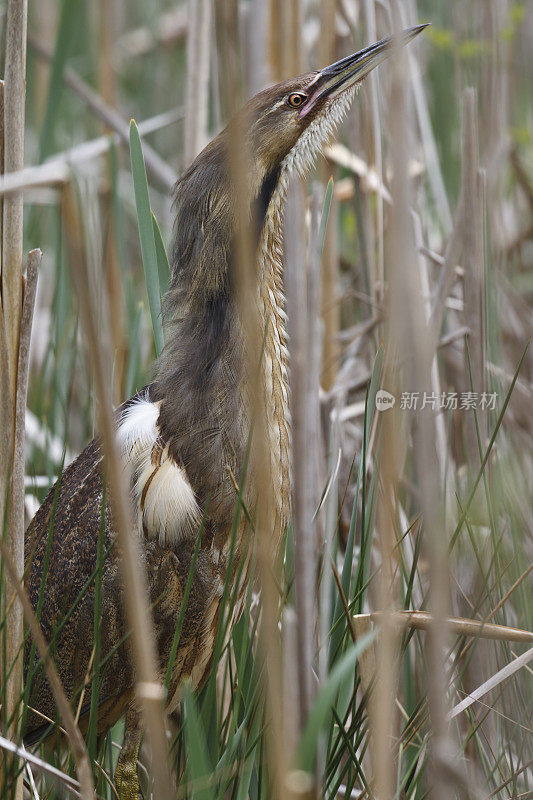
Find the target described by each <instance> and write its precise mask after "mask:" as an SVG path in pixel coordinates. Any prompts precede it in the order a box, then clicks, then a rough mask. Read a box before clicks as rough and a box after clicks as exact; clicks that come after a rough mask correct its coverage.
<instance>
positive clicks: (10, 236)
mask: <svg viewBox="0 0 533 800" xmlns="http://www.w3.org/2000/svg"><path fill="white" fill-rule="evenodd" d="M27 14H28V5H27V0H9V3H8V6H7V25H6V55H5V69H4V79H5V87H4V109H3V111H4V114H3V137H4V161H3V171H4V172H16V171H18V170H20V169H22V168H23V166H24V125H25V104H26V31H27ZM22 240H23V199H22V194H14V195H13V196H12V197H10V198H4V204H3V227H2V268H1V296H2V310H3V320H2V326H3V332H2V334H3V335H2V339H3V344H4V346H5V348H6V356H7V358H6V359H5V360H4V367H7V372H6V374H5V375H4V377H7V380H6V382H5V383H4V384H3V391H4V392H6V394H7V395H8V397H9V420H8V426H9V431H10V433H9V444H10V447H9V449H8V450H7V451H6V450H4V453H3V454H2V455H3V456H7V460H6V463H5V469H6V470H7V472H11V476H10V477H11V480H10V483H9V485H8V481H7V480H6V481H5V484H4V485H3V486H1V487H0V491H2V492H4V490H5V495H4V496H5V497H6V499H7V503H8V517H7V521H8V527H7V536H6V542H7V549H8V552H9V554H10V556H11V559H12V561H13V562H14V565H15V574H14V575H11V576H10V577H9V578H8V579H7V580H6V581H5V585H4V590H5V592H6V595H5V596H6V598H7V597H9V596H11V594H12V593H13V592H14V591H15V590H16V582H17V581H18V580H20V579H21V577H22V574H23V572H24V511H23V509H24V447H22V465H20V464H17V463H16V461H15V458H16V457H19V458H20V448H17V451H16V453H15V452H14V447H15V435H16V433H15V421H16V415H17V368H18V360H19V337H20V321H21V315H22V291H23V290H22V246H23V245H22ZM23 431H24V428H23V429H22V434H21V435H22V444H24V432H23ZM7 436H8V434H7V432H6V433H5V438H6V443H7ZM20 469H22V481H21V480H19V479H18V477H19V474H20ZM5 477H7V474H6V475H5ZM14 478H15V480H14ZM2 505H3V503H2ZM17 509H20V513H17ZM3 521H4V517H2V523H3ZM22 639H23V617H22V609H21V607H20V605H19V603H16V602H15V603H14V604H13V606H12V608H11V610H10V613H9V614H8V616H7V619H6V636H5V653H4V655H5V661H4V662H3V663H5V664H7V667H8V670H9V669H11V665H13V667H12V671H11V674H10V676H9V678H7V680H6V694H5V698H6V707H5V708H4V709H2V711H3V717H4V720H12V721H11V723H10V725H9V728H8V730H9V735H10V736H12V737H15V735H16V732H17V724H18V716H19V714H18V709H19V707H20V690H21V685H22V652H21V649H20V648H21V643H22ZM4 788H6V787H4ZM13 796H14V797H16V798H17V799H18V798H21V797H22V776H19V778H18V780H17V783H16V788H15V791H14V793H13Z"/></svg>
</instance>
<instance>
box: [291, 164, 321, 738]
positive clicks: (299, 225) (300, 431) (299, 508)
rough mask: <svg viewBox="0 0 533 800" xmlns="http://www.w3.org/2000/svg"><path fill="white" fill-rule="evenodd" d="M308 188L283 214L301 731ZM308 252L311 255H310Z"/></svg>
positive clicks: (309, 600) (312, 536)
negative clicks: (306, 196) (289, 364)
mask: <svg viewBox="0 0 533 800" xmlns="http://www.w3.org/2000/svg"><path fill="white" fill-rule="evenodd" d="M306 238H307V233H306V226H305V198H304V188H303V186H302V183H301V181H300V180H298V178H294V179H292V180H291V183H290V186H289V191H288V195H287V208H286V212H285V235H284V250H285V286H286V292H287V310H288V316H289V342H290V363H291V372H290V378H291V431H292V481H293V485H292V494H293V500H292V510H293V534H294V575H295V587H296V610H297V642H298V649H297V656H298V691H299V703H298V712H299V729H300V732H301V731H302V730H303V727H304V724H305V720H306V718H307V715H308V713H309V708H310V705H311V701H312V698H313V696H314V694H315V692H314V686H313V656H314V651H315V641H314V639H315V637H314V627H315V622H314V621H315V619H316V616H317V608H316V597H315V594H316V592H315V583H316V544H317V536H316V526H315V523H314V509H315V507H316V472H315V464H316V461H317V455H316V452H314V451H315V444H316V432H317V430H318V429H319V424H320V420H319V418H318V416H317V415H316V411H317V409H316V408H315V406H314V402H313V401H314V397H315V396H317V397H318V386H314V385H313V383H312V382H311V380H310V378H312V376H313V374H314V370H313V368H312V359H313V350H314V347H313V339H314V338H315V337H316V333H315V330H316V324H315V319H314V316H312V309H311V308H310V307H309V305H310V304H309V277H310V274H311V271H312V270H315V271H316V268H317V266H318V265H317V263H316V260H317V259H316V258H315V259H313V262H314V263H312V264H311V263H310V262H311V259H312V255H311V253H312V251H313V248H314V236H312V235H311V236H310V247H308V248H306V246H305V244H306ZM306 250H307V253H306Z"/></svg>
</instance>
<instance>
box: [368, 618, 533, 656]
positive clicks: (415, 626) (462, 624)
mask: <svg viewBox="0 0 533 800" xmlns="http://www.w3.org/2000/svg"><path fill="white" fill-rule="evenodd" d="M381 618H382V615H381V613H380V612H379V611H376V612H373V613H370V614H356V615H355V617H353V621H354V625H356V626H357V627H356V633H357V636H358V638H360V637H361V636H362V635H363V634H364V633H366V632H367V631H368V630H370V628H369V625H370V622H371V621H372V622H376V623H379V622H380V621H381ZM392 621H393V623H394V624H395V625H397V626H398V628H399V629H400V630H402V629H405V628H410V629H412V630H418V631H429V630H431V626H432V624H433V622H434V617H433V615H432V614H430V613H429V612H427V611H395V612H394V614H393V615H392ZM444 625H445V626H446V628H447V630H449V631H450V633H453V634H455V635H456V636H472V637H474V638H479V639H491V640H493V641H501V642H533V632H531V631H525V630H522V629H521V628H510V627H508V626H507V625H494V624H493V623H490V622H483V621H482V620H476V619H465V618H463V617H446V618H445V620H444ZM365 652H367V651H365Z"/></svg>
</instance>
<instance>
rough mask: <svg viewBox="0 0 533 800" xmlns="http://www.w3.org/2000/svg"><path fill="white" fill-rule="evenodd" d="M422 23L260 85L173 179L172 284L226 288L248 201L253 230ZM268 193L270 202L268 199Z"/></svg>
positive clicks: (207, 291)
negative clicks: (234, 176) (237, 177)
mask: <svg viewBox="0 0 533 800" xmlns="http://www.w3.org/2000/svg"><path fill="white" fill-rule="evenodd" d="M425 27H426V25H418V26H416V27H414V28H410V29H408V30H406V31H403V32H402V33H401V34H399V36H398V37H397V38H396V39H393V38H387V39H382V40H381V41H379V42H376V43H375V44H372V45H370V46H369V47H365V48H364V49H363V50H360V51H359V52H357V53H354V54H353V55H350V56H347V57H346V58H343V59H341V60H340V61H336V62H335V63H334V64H330V65H329V66H328V67H324V69H321V70H320V71H318V72H311V73H308V74H307V75H302V76H301V77H298V78H293V79H292V80H288V81H284V82H283V83H279V84H277V85H275V86H272V87H270V88H268V89H265V90H264V91H263V92H260V93H259V94H257V95H256V96H255V97H253V98H252V99H251V100H249V101H248V103H247V104H246V105H245V107H244V108H243V109H242V111H241V112H239V114H238V115H237V116H236V117H235V118H234V119H233V120H232V121H231V122H230V123H229V124H228V126H227V127H226V128H225V129H224V130H223V131H222V132H221V133H220V134H219V135H218V136H217V137H216V138H215V139H214V140H213V141H212V142H210V144H208V145H207V147H206V148H204V150H203V151H202V152H201V153H200V155H199V156H198V157H197V158H196V159H195V161H194V162H193V163H192V164H191V165H190V167H189V168H188V169H187V170H185V172H184V173H183V175H182V176H181V177H180V179H179V180H178V182H177V184H176V210H177V218H176V232H177V235H176V241H175V247H174V257H173V262H174V267H173V279H174V280H173V283H174V284H175V285H178V284H181V285H183V286H188V287H189V293H190V294H191V295H195V296H203V297H205V296H206V295H209V296H211V295H212V294H214V293H218V292H221V291H227V286H228V271H229V266H228V265H229V260H231V249H232V244H233V242H234V241H235V230H236V228H237V227H238V225H240V224H242V222H243V215H242V209H243V208H244V207H248V208H249V209H250V220H252V221H253V223H254V224H255V228H256V230H257V232H258V234H259V233H260V231H261V230H262V229H263V225H264V223H265V220H266V219H267V214H268V213H269V212H272V211H273V209H280V208H281V206H282V203H283V198H284V193H285V188H286V186H287V177H288V175H289V173H290V172H291V171H292V170H293V169H296V170H297V171H298V172H300V174H303V173H305V172H306V170H307V169H309V168H310V167H311V166H312V164H313V162H314V159H315V158H316V156H317V154H318V152H319V151H320V149H321V148H322V147H323V146H324V145H325V144H326V143H327V142H328V140H329V139H330V137H331V135H332V133H333V132H334V130H335V127H336V126H337V125H338V123H339V122H340V121H341V119H342V118H343V116H344V114H345V113H346V111H347V110H348V107H349V105H350V101H351V99H352V97H353V95H354V93H355V91H356V89H357V87H358V86H359V84H360V83H361V81H362V80H363V79H364V78H365V76H366V75H368V73H369V72H371V71H372V70H373V69H374V68H375V67H377V66H378V65H379V64H381V63H382V62H383V61H384V60H385V59H386V58H387V57H388V56H389V55H390V54H391V53H392V52H393V51H394V48H395V46H396V47H397V46H403V45H405V44H407V43H408V42H410V41H411V40H412V39H414V37H415V36H417V35H418V34H419V33H420V32H421V31H422V30H423V29H424V28H425ZM236 143H237V144H236ZM236 147H238V148H239V149H238V155H239V159H240V160H241V166H242V173H243V175H244V176H245V179H246V181H245V183H246V185H245V186H244V187H243V186H242V185H241V188H244V191H245V193H246V194H247V196H243V194H242V192H241V193H239V192H237V191H236V190H235V188H232V180H231V173H232V170H231V169H230V168H229V165H230V162H231V154H232V149H233V150H235V149H236ZM274 197H275V198H276V202H275V203H271V201H272V199H273V198H274ZM270 219H273V214H272V213H270ZM277 219H278V222H279V215H278V217H277ZM206 287H207V288H206Z"/></svg>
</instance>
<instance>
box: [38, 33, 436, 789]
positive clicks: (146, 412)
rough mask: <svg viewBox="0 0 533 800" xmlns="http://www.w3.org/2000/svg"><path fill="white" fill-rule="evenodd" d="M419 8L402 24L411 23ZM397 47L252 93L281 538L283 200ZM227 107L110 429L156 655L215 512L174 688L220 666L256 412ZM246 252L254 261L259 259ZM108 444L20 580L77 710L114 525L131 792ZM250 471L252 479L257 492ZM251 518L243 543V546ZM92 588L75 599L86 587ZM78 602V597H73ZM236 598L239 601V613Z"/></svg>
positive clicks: (188, 192)
mask: <svg viewBox="0 0 533 800" xmlns="http://www.w3.org/2000/svg"><path fill="white" fill-rule="evenodd" d="M422 27H423V26H420V27H419V28H415V29H412V30H411V31H409V32H406V33H405V34H403V42H406V41H409V40H410V39H411V38H413V36H415V35H416V34H417V33H418V32H419V31H420V30H421V29H422ZM389 51H390V42H389V41H388V40H384V41H382V42H379V43H378V44H376V45H372V47H370V48H367V49H366V50H363V51H361V52H360V53H357V54H355V55H353V56H350V57H348V58H347V59H344V60H343V61H340V62H337V63H336V64H333V65H331V66H330V67H327V68H325V69H323V70H322V71H320V72H316V73H311V74H309V75H305V76H303V77H300V78H296V79H294V80H291V81H287V82H285V83H282V84H279V85H277V86H274V87H272V88H270V89H268V90H266V91H264V92H262V93H260V94H259V95H257V96H256V97H255V98H253V99H252V100H251V101H250V102H249V103H248V104H247V106H246V107H245V109H244V110H243V112H242V113H243V114H244V115H245V116H244V121H245V126H244V130H245V131H246V134H245V136H246V141H245V143H244V144H245V147H244V151H245V152H246V154H247V160H246V176H247V186H246V192H247V196H246V197H245V198H244V204H245V206H246V207H248V208H249V221H250V222H251V225H252V228H253V231H254V232H255V237H256V238H255V249H256V258H257V264H256V269H257V277H258V296H257V303H258V310H259V313H260V317H261V322H262V323H264V325H265V330H266V340H265V350H264V356H263V361H262V373H263V386H264V389H265V393H266V414H267V435H268V445H269V451H270V467H271V470H270V473H271V478H272V481H273V489H274V492H273V494H274V496H275V497H276V507H275V509H274V515H273V520H272V526H273V530H272V545H273V548H275V547H276V546H277V545H278V543H279V541H280V538H281V536H282V534H283V531H284V529H285V527H286V524H287V522H288V519H289V510H290V447H289V446H290V432H289V424H290V423H289V409H288V379H287V370H288V360H287V348H286V344H287V342H286V331H285V313H284V296H283V273H282V239H281V231H282V213H283V203H284V198H285V192H286V188H287V180H288V176H289V174H290V171H291V170H292V169H297V170H299V171H300V172H305V170H307V169H308V168H309V167H310V166H311V164H312V163H313V160H314V158H315V156H316V153H317V152H318V150H319V149H320V147H321V146H322V145H323V143H324V142H325V141H326V140H327V139H328V138H329V137H330V135H331V134H332V132H333V130H334V128H335V125H336V124H337V123H338V121H339V120H340V118H341V117H342V116H343V114H344V112H345V111H346V109H347V107H348V105H349V103H350V101H351V99H352V97H353V94H354V92H355V88H356V86H357V84H358V83H359V81H361V80H362V78H363V77H364V76H365V75H366V74H367V73H368V72H369V71H370V70H371V69H372V68H373V67H374V66H376V64H377V63H379V62H380V61H381V60H383V58H384V57H385V56H386V55H387V54H388V52H389ZM233 124H234V123H230V125H229V126H228V128H227V129H225V130H224V131H223V132H222V133H221V134H220V135H219V136H218V137H217V138H216V139H215V140H214V141H213V142H211V143H210V144H209V145H208V146H207V147H206V148H205V150H204V151H203V152H202V153H201V154H200V155H199V156H198V158H197V159H196V160H195V162H194V163H193V164H192V165H191V166H190V167H189V168H188V169H187V171H186V172H185V173H184V174H183V175H182V176H181V178H180V179H179V181H178V182H177V184H176V190H175V197H176V238H175V243H174V250H173V254H172V276H171V283H170V288H169V291H168V293H167V296H166V298H165V301H164V311H163V313H164V324H165V332H166V342H167V344H166V346H165V349H164V351H163V354H162V356H161V359H160V361H159V364H158V370H157V376H156V378H155V380H154V382H153V383H152V384H151V385H150V386H149V387H147V388H146V389H144V390H143V391H142V392H140V393H139V394H138V395H136V396H135V397H134V398H132V399H131V400H128V401H127V402H126V403H124V405H123V406H122V407H121V408H120V409H118V411H117V438H118V442H119V445H120V447H121V452H122V457H123V459H124V461H125V463H127V464H128V466H129V467H130V468H131V470H132V474H133V478H132V504H133V509H134V512H135V514H136V520H137V527H138V535H139V536H140V537H141V540H142V543H143V558H144V567H145V569H146V573H147V577H148V583H149V590H150V599H151V603H152V613H153V619H154V625H155V629H156V640H157V647H158V655H159V659H160V667H161V673H162V675H163V676H164V674H165V672H166V669H167V665H168V659H169V654H170V648H171V644H172V640H173V637H174V631H175V629H176V624H177V621H178V617H179V614H180V608H181V600H182V597H183V591H184V587H185V584H186V581H187V576H188V574H189V568H190V565H191V559H192V557H193V552H194V548H195V542H196V537H197V532H198V523H199V521H200V519H201V518H202V516H203V517H204V522H205V527H204V531H203V536H202V542H201V547H200V551H199V554H198V560H197V562H196V567H195V571H194V578H193V581H192V588H191V593H190V597H189V601H188V605H187V610H186V613H185V617H184V623H183V629H182V632H181V638H180V644H179V650H178V654H177V658H176V661H175V664H174V667H173V674H172V680H171V685H170V691H169V695H168V699H169V708H172V707H175V705H176V704H177V702H178V700H179V686H180V684H181V682H182V681H183V680H184V678H185V677H191V679H192V682H193V684H194V685H195V686H196V687H198V686H200V685H201V684H202V682H203V681H204V680H205V677H206V676H207V674H208V672H209V669H210V660H211V655H212V648H213V642H214V633H215V629H216V622H217V619H218V615H219V603H220V598H221V594H222V587H223V585H224V580H225V577H226V569H227V556H228V541H229V534H230V531H231V528H232V521H233V516H234V509H235V499H236V495H235V487H234V484H233V482H232V478H231V474H230V473H232V474H233V475H234V476H237V477H238V476H240V475H241V473H242V469H243V465H244V459H245V452H246V445H247V438H248V434H249V426H250V414H249V409H248V404H247V381H246V374H245V372H246V370H245V354H244V349H243V348H244V346H243V335H242V327H241V322H240V318H239V309H238V305H237V300H236V297H235V286H234V269H233V259H234V244H235V240H236V238H237V236H238V233H239V225H242V224H247V223H248V220H245V221H243V220H240V219H239V213H238V211H239V209H241V208H242V207H243V198H242V197H241V198H239V203H238V204H237V203H236V202H235V199H234V196H233V193H232V191H231V180H230V175H229V169H228V148H229V143H230V141H231V138H230V137H231V136H232V135H233V127H232V126H233ZM251 268H253V266H252V265H251ZM101 465H102V452H101V446H100V443H99V441H98V440H94V441H93V442H91V444H90V445H89V446H88V447H87V448H86V449H85V450H84V451H83V453H82V454H81V455H80V456H79V457H78V459H77V460H76V461H75V462H74V463H73V464H72V465H70V466H69V467H68V469H66V470H65V472H64V474H63V476H62V478H61V481H60V483H59V484H58V485H57V486H56V487H54V488H53V489H52V490H51V491H50V493H49V495H48V497H47V498H46V500H45V501H44V503H43V505H42V506H41V508H40V509H39V511H38V512H37V514H36V516H35V518H34V520H33V521H32V523H31V524H30V526H29V528H28V531H27V536H26V562H27V567H28V568H29V575H28V581H27V586H28V590H29V592H30V596H31V600H32V603H33V606H34V608H36V609H37V608H38V606H39V596H40V592H41V579H42V575H43V571H45V565H46V562H48V566H47V577H46V582H45V585H44V590H43V592H42V611H41V625H42V628H43V632H44V634H45V636H46V638H47V640H48V641H53V643H54V644H53V651H54V653H55V657H56V663H57V666H58V671H59V674H60V677H61V679H62V681H63V685H64V687H65V689H66V691H67V694H68V696H69V697H70V698H72V700H73V702H74V703H77V702H78V701H79V696H80V692H81V691H82V689H84V691H85V694H84V700H83V704H82V713H81V724H82V726H83V725H84V724H86V719H87V716H88V713H87V712H88V709H89V704H90V693H91V682H90V675H91V670H90V667H89V665H90V662H91V655H92V652H93V646H94V640H93V628H94V602H95V589H94V585H95V583H94V572H95V568H96V564H97V552H98V537H99V531H100V530H102V532H103V539H102V547H103V552H104V556H105V558H104V562H103V569H102V574H101V585H102V615H101V628H100V635H101V655H102V659H104V660H105V664H104V666H103V668H102V671H101V687H100V692H99V697H100V701H101V704H100V710H99V716H98V730H99V732H100V733H102V734H103V733H105V732H106V731H107V730H108V729H109V727H110V726H111V725H112V724H114V722H115V721H116V720H117V719H118V718H119V717H120V716H121V715H122V714H123V713H124V711H125V710H126V708H129V712H128V725H127V734H126V743H125V747H124V749H123V752H122V755H121V760H120V761H119V767H118V776H117V782H118V783H121V784H122V794H123V796H124V797H135V795H136V792H137V789H138V784H137V782H136V773H135V759H136V755H137V750H138V745H139V741H140V734H139V732H138V728H137V723H138V718H137V714H136V711H135V706H134V704H132V698H133V688H134V671H133V665H132V660H131V653H130V647H129V643H128V640H127V638H126V639H124V635H125V633H126V627H125V620H124V614H123V606H122V599H121V598H122V587H121V581H120V571H119V564H118V552H117V549H116V548H115V547H114V543H115V536H114V532H113V519H112V514H111V511H110V508H109V505H108V504H107V505H106V511H105V519H104V521H103V524H102V523H101V511H102V508H103V500H102V493H103V486H102V472H101ZM254 496H255V487H254V486H253V482H250V485H249V486H248V488H247V500H248V502H249V504H250V506H253V500H254ZM243 534H244V526H241V528H240V529H239V534H238V537H237V549H238V555H239V556H242V557H244V558H245V557H246V554H247V545H246V542H247V538H246V537H245V536H244V535H243ZM80 597H81V599H80ZM75 603H77V605H76V607H75V609H74V611H70V609H72V607H73V605H74V604H75ZM237 615H238V610H237V611H236V612H235V614H234V616H235V617H236V616H237ZM30 652H31V648H30V645H29V644H28V647H27V649H26V658H25V675H26V679H27V680H28V681H29V682H30V684H31V695H30V698H31V699H30V704H31V706H32V707H33V709H35V710H36V712H35V713H30V714H29V716H28V720H27V725H26V737H27V741H28V742H31V741H35V740H37V738H39V736H41V735H44V734H45V733H46V732H47V725H46V722H43V717H42V716H40V715H45V716H47V717H51V718H53V717H54V703H53V698H52V694H51V692H50V690H49V687H48V684H47V682H46V679H45V677H44V673H43V672H42V670H41V669H38V670H37V672H35V671H34V670H33V668H31V666H30V658H29V656H30Z"/></svg>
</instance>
